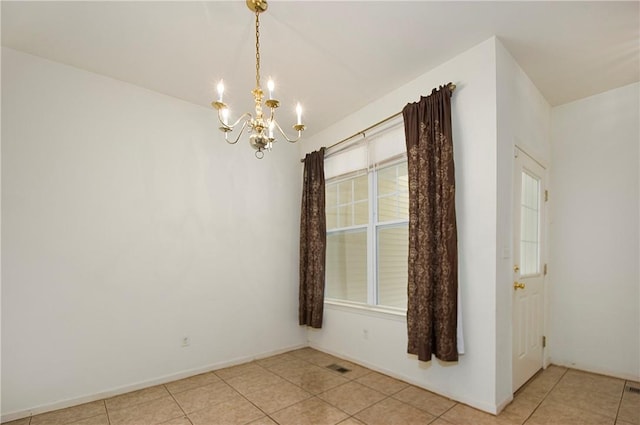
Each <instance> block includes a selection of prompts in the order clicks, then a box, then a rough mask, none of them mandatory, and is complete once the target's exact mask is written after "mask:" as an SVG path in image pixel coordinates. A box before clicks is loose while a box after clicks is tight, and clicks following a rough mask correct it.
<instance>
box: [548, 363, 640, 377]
mask: <svg viewBox="0 0 640 425" xmlns="http://www.w3.org/2000/svg"><path fill="white" fill-rule="evenodd" d="M551 364H553V365H556V366H562V367H566V368H568V369H574V370H579V371H582V372H589V373H595V374H597V375H604V376H610V377H612V378H618V379H624V380H628V381H640V375H634V374H632V373H625V372H616V371H612V370H609V369H606V368H601V367H594V366H589V365H583V364H578V363H567V362H562V361H557V360H554V359H551Z"/></svg>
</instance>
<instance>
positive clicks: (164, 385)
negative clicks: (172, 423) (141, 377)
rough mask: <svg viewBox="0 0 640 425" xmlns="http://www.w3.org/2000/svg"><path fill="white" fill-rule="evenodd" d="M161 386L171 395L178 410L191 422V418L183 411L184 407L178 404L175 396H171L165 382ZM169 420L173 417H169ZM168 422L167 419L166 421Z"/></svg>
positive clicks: (171, 394)
mask: <svg viewBox="0 0 640 425" xmlns="http://www.w3.org/2000/svg"><path fill="white" fill-rule="evenodd" d="M162 386H163V387H164V389H165V390H166V391H167V392H168V393H169V395H170V396H171V398H172V399H173V401H174V402H175V403H176V404H177V405H178V407H179V408H180V410H181V411H182V414H183V415H184V417H185V418H186V419H187V420H188V421H189V422H190V423H191V424H193V422H191V419H190V418H189V416H188V415H187V412H185V411H184V409H183V408H182V406H181V405H180V403H178V400H176V398H175V397H174V396H173V393H172V392H171V391H169V388H167V384H162ZM196 388H200V387H196ZM174 419H178V418H174ZM169 420H173V419H169ZM167 422H169V421H167Z"/></svg>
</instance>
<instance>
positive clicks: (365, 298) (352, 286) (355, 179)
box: [326, 159, 409, 310]
mask: <svg viewBox="0 0 640 425" xmlns="http://www.w3.org/2000/svg"><path fill="white" fill-rule="evenodd" d="M326 213H327V263H326V298H328V299H335V300H340V301H348V302H354V303H362V304H369V305H374V306H382V307H390V308H396V309H403V310H405V309H406V308H407V258H408V245H409V239H408V238H409V236H408V233H409V232H408V227H409V179H408V175H407V162H406V159H402V160H400V161H398V160H396V161H394V162H388V163H387V165H384V166H383V167H380V168H374V169H372V170H371V171H369V172H366V171H360V172H354V173H350V174H347V175H343V176H337V177H335V178H332V179H329V180H327V182H326Z"/></svg>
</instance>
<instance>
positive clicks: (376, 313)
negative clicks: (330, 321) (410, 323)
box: [324, 299, 407, 322]
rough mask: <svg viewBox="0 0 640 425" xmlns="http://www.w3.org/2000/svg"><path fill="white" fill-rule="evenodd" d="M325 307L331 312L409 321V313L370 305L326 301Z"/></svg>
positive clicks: (333, 300) (332, 300)
mask: <svg viewBox="0 0 640 425" xmlns="http://www.w3.org/2000/svg"><path fill="white" fill-rule="evenodd" d="M324 305H325V307H326V308H328V309H329V310H338V311H346V312H348V313H357V314H363V315H365V316H372V317H377V318H381V319H391V320H396V321H399V322H405V321H406V320H407V312H406V310H402V309H392V308H384V307H377V306H372V305H369V304H361V303H351V302H346V301H340V300H335V299H325V300H324Z"/></svg>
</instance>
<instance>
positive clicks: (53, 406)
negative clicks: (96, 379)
mask: <svg viewBox="0 0 640 425" xmlns="http://www.w3.org/2000/svg"><path fill="white" fill-rule="evenodd" d="M307 346H308V344H297V345H293V346H289V347H285V348H280V349H277V350H272V351H265V352H262V353H258V354H255V355H252V356H244V357H237V358H235V359H232V360H228V361H224V362H218V363H212V364H209V365H206V366H202V367H197V368H193V369H188V370H184V371H181V372H178V373H172V374H170V375H164V376H161V377H158V378H154V379H149V380H146V381H141V382H136V383H132V384H128V385H123V386H121V387H116V388H111V389H109V390H106V391H101V392H99V393H95V394H88V395H85V396H80V397H74V398H71V399H66V400H61V401H56V402H54V403H47V404H43V405H40V406H36V407H33V408H31V409H25V410H19V411H15V412H10V413H6V414H4V413H3V414H2V416H1V417H0V422H2V423H4V422H9V421H14V420H17V419H23V418H28V417H29V416H35V415H39V414H41V413H46V412H51V411H53V410H58V409H65V408H67V407H72V406H77V405H79V404H84V403H90V402H92V401H96V400H102V399H105V398H110V397H115V396H117V395H120V394H125V393H128V392H131V391H137V390H141V389H143V388H148V387H153V386H155V385H162V384H166V383H168V382H172V381H176V380H179V379H184V378H188V377H190V376H194V375H199V374H201V373H206V372H211V371H214V370H218V369H224V368H225V367H230V366H236V365H239V364H243V363H248V362H251V361H253V360H259V359H262V358H265V357H270V356H275V355H278V354H282V353H286V352H287V351H291V350H297V349H298V348H303V347H307Z"/></svg>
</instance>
